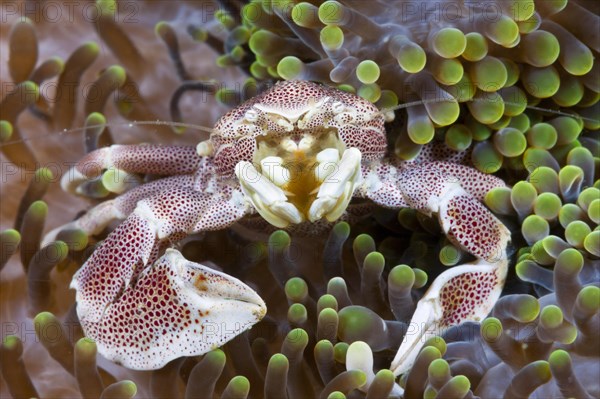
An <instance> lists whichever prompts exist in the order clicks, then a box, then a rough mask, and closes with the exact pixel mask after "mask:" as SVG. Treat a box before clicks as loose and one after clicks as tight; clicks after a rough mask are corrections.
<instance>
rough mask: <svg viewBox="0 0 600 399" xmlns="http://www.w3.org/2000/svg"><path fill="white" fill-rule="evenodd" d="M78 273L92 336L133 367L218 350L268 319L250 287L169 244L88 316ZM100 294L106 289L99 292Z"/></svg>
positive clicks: (83, 319)
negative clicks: (133, 279) (97, 311)
mask: <svg viewBox="0 0 600 399" xmlns="http://www.w3.org/2000/svg"><path fill="white" fill-rule="evenodd" d="M82 278H84V276H83V275H81V274H80V273H78V274H77V275H76V276H75V277H74V279H73V282H72V284H71V287H72V288H75V289H77V301H78V314H79V317H80V320H81V324H82V327H83V328H84V330H85V332H86V335H87V336H88V337H89V338H92V339H94V340H95V341H96V344H97V345H98V351H99V352H100V353H101V354H102V355H103V356H104V357H106V358H107V359H109V360H112V361H114V362H117V363H120V364H122V365H123V366H125V367H128V368H130V369H138V370H148V369H157V368H161V367H163V366H164V365H165V364H166V363H168V362H169V361H171V360H173V359H176V358H178V357H181V356H195V355H200V354H203V353H206V352H208V351H210V350H212V349H215V348H217V347H219V346H221V345H223V344H224V343H226V342H227V341H229V340H231V339H232V338H234V337H235V336H236V335H238V334H240V333H241V332H243V331H245V330H247V329H248V328H250V327H251V326H252V325H254V324H255V323H257V322H258V321H259V320H261V319H262V318H263V316H264V315H265V313H266V305H265V303H264V302H263V300H262V299H261V298H260V297H259V296H258V294H257V293H256V292H254V291H253V290H252V289H251V288H250V287H248V286H247V285H245V284H244V283H242V282H241V281H239V280H238V279H236V278H234V277H231V276H229V275H227V274H224V273H220V272H218V271H216V270H212V269H210V268H208V267H206V266H203V265H201V264H198V263H194V262H190V261H188V260H186V259H185V258H184V257H183V256H182V255H181V254H180V253H179V252H178V251H176V250H173V249H168V250H167V252H166V253H165V255H163V256H162V257H161V258H159V259H158V260H157V261H156V262H155V264H154V265H153V266H152V267H149V268H146V269H144V270H143V271H142V272H141V273H140V275H139V277H138V279H137V281H136V283H135V285H131V284H130V285H128V286H127V287H126V288H125V289H124V291H123V294H122V295H121V296H120V297H118V299H116V300H114V301H113V302H110V303H108V304H107V305H106V306H105V307H104V308H103V310H102V313H101V314H100V315H97V316H99V319H98V318H96V317H94V316H96V315H94V314H93V313H92V314H89V316H90V317H87V313H86V312H85V309H86V307H87V306H86V305H87V303H86V299H85V297H84V296H83V295H81V289H80V287H82V286H84V285H85V283H87V282H83V281H81V279H82ZM99 294H100V293H99ZM80 308H81V309H80Z"/></svg>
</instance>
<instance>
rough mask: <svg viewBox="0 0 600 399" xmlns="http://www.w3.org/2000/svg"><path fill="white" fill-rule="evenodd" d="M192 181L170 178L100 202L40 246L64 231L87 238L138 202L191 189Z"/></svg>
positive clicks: (184, 178)
mask: <svg viewBox="0 0 600 399" xmlns="http://www.w3.org/2000/svg"><path fill="white" fill-rule="evenodd" d="M194 180H195V179H194V176H192V175H183V176H170V177H166V178H164V179H160V180H155V181H153V182H150V183H146V184H143V185H141V186H139V187H136V188H134V189H131V190H129V191H127V192H126V193H124V194H121V195H119V196H118V197H116V198H114V199H112V200H108V201H104V202H101V203H100V204H98V205H96V206H95V207H93V208H92V209H90V210H89V211H87V212H86V213H85V214H84V215H82V216H81V217H80V218H79V219H76V220H74V221H72V222H69V223H67V224H64V225H62V226H59V227H57V228H55V229H53V230H51V231H50V232H48V233H47V234H46V235H45V236H44V239H43V243H42V245H43V246H45V245H47V244H49V243H50V242H52V241H55V240H56V236H57V235H58V233H60V232H61V231H62V230H66V229H80V230H83V231H84V232H85V233H86V234H87V235H88V236H91V235H95V234H98V233H100V232H101V231H102V230H104V228H106V226H108V224H109V223H110V222H112V221H113V220H119V219H125V218H126V217H127V216H129V214H130V213H131V212H133V210H134V209H135V207H136V205H137V203H138V201H140V200H142V199H144V198H148V197H151V196H153V195H156V194H158V193H159V192H161V191H165V190H172V189H175V188H178V187H181V188H191V187H193V186H194Z"/></svg>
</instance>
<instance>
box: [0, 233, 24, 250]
mask: <svg viewBox="0 0 600 399" xmlns="http://www.w3.org/2000/svg"><path fill="white" fill-rule="evenodd" d="M20 242H21V234H20V233H19V232H18V231H17V230H15V229H6V230H4V231H2V232H1V233H0V244H2V245H3V246H2V249H3V250H6V249H8V247H9V246H12V247H14V246H16V245H19V243H20Z"/></svg>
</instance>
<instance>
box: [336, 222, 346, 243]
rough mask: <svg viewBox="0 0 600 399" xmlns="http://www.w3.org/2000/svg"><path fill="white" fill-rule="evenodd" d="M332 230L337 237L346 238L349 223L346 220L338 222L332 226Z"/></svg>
mask: <svg viewBox="0 0 600 399" xmlns="http://www.w3.org/2000/svg"><path fill="white" fill-rule="evenodd" d="M332 232H333V234H334V235H335V236H337V237H338V238H340V239H343V240H346V239H347V238H348V237H349V236H350V225H349V224H348V223H347V222H338V223H336V224H335V226H333V229H332Z"/></svg>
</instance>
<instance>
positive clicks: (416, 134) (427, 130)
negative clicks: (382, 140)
mask: <svg viewBox="0 0 600 399" xmlns="http://www.w3.org/2000/svg"><path fill="white" fill-rule="evenodd" d="M407 133H408V137H409V138H410V139H411V140H412V142H413V143H415V144H427V143H429V142H430V141H431V140H433V137H434V136H435V127H434V126H433V123H432V122H431V119H429V118H427V117H425V118H418V119H416V120H412V119H411V118H410V117H409V119H408V126H407Z"/></svg>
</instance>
